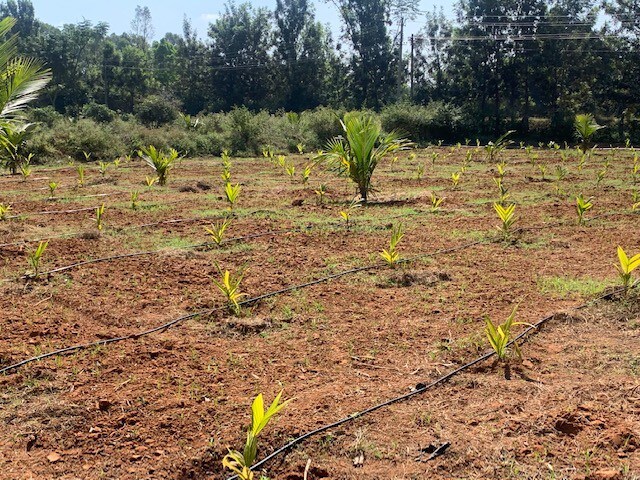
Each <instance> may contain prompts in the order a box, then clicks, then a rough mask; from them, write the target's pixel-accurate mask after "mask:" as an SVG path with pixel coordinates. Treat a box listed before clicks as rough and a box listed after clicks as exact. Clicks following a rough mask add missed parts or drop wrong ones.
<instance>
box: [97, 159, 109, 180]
mask: <svg viewBox="0 0 640 480" xmlns="http://www.w3.org/2000/svg"><path fill="white" fill-rule="evenodd" d="M108 168H109V164H108V163H106V162H99V163H98V171H99V172H100V175H102V176H103V177H104V176H105V175H106V173H107V169H108Z"/></svg>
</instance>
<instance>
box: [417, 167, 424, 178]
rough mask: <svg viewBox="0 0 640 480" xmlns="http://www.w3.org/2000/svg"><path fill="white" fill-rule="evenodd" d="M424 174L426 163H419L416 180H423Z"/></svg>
mask: <svg viewBox="0 0 640 480" xmlns="http://www.w3.org/2000/svg"><path fill="white" fill-rule="evenodd" d="M423 175H424V164H423V163H419V164H418V166H417V167H416V180H422V176H423Z"/></svg>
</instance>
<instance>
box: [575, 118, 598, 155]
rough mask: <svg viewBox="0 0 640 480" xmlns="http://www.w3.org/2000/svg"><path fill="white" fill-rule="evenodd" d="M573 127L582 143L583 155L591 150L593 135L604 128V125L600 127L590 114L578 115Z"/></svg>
mask: <svg viewBox="0 0 640 480" xmlns="http://www.w3.org/2000/svg"><path fill="white" fill-rule="evenodd" d="M573 126H574V129H575V132H576V136H577V137H578V140H579V141H580V145H579V146H580V150H582V153H585V152H586V151H587V150H588V149H589V148H590V146H591V138H592V137H593V135H594V134H595V133H596V132H597V131H598V130H600V129H601V128H604V127H603V126H602V125H598V122H596V120H595V118H593V115H591V114H590V113H582V114H578V115H576V118H575V121H574V123H573Z"/></svg>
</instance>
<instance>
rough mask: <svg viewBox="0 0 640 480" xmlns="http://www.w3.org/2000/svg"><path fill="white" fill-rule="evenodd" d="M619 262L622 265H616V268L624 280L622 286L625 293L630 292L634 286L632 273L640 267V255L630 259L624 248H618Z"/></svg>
mask: <svg viewBox="0 0 640 480" xmlns="http://www.w3.org/2000/svg"><path fill="white" fill-rule="evenodd" d="M618 260H620V265H616V267H617V269H618V273H619V274H620V280H622V286H623V287H624V289H625V291H626V292H628V291H629V289H630V288H631V287H632V286H633V282H632V281H631V272H633V271H634V270H635V269H636V268H638V267H640V253H637V254H636V255H634V256H633V257H631V258H629V257H628V256H627V254H626V252H625V251H624V250H623V248H622V247H620V246H618Z"/></svg>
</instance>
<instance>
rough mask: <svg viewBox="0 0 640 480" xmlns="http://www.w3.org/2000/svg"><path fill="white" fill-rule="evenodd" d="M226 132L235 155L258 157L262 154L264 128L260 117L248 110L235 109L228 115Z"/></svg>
mask: <svg viewBox="0 0 640 480" xmlns="http://www.w3.org/2000/svg"><path fill="white" fill-rule="evenodd" d="M226 130H227V140H228V144H229V148H230V149H231V151H232V152H233V153H235V154H238V153H239V152H245V153H250V154H254V155H257V154H258V153H259V152H260V150H261V148H262V141H261V132H262V128H261V125H260V122H259V118H258V115H254V114H252V113H251V112H250V111H249V109H248V108H246V107H240V108H238V107H234V108H233V110H231V111H230V112H229V114H228V115H227V121H226Z"/></svg>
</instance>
